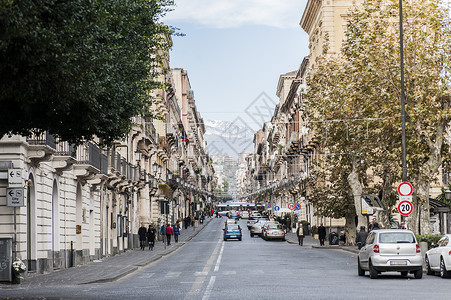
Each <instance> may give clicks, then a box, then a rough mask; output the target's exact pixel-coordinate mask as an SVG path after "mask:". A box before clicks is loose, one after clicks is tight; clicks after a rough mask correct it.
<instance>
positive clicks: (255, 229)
mask: <svg viewBox="0 0 451 300" xmlns="http://www.w3.org/2000/svg"><path fill="white" fill-rule="evenodd" d="M266 222H268V220H264V219H259V220H258V222H256V223H254V224H253V225H252V226H251V227H250V229H249V231H250V233H251V237H253V236H254V235H258V236H261V234H262V227H263V225H265V223H266Z"/></svg>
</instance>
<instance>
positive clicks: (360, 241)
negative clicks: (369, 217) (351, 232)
mask: <svg viewBox="0 0 451 300" xmlns="http://www.w3.org/2000/svg"><path fill="white" fill-rule="evenodd" d="M367 237H368V232H366V230H365V226H360V231H359V232H358V233H357V236H356V238H355V242H356V244H357V247H359V250H360V249H361V248H362V247H363V245H365V241H366V238H367Z"/></svg>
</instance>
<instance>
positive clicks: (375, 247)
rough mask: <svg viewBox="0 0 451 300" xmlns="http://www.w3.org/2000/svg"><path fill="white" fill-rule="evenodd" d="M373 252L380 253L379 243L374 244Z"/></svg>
mask: <svg viewBox="0 0 451 300" xmlns="http://www.w3.org/2000/svg"><path fill="white" fill-rule="evenodd" d="M373 252H374V253H379V245H374V247H373Z"/></svg>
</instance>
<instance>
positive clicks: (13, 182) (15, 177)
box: [8, 169, 24, 188]
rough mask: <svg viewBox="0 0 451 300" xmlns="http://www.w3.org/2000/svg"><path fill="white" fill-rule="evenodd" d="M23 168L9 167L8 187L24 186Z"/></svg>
mask: <svg viewBox="0 0 451 300" xmlns="http://www.w3.org/2000/svg"><path fill="white" fill-rule="evenodd" d="M23 184H24V183H23V180H22V169H8V187H10V188H13V187H23Z"/></svg>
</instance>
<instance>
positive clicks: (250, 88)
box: [163, 0, 308, 129]
mask: <svg viewBox="0 0 451 300" xmlns="http://www.w3.org/2000/svg"><path fill="white" fill-rule="evenodd" d="M175 1H176V7H175V8H174V10H173V11H172V12H169V13H168V14H167V15H166V16H165V17H164V18H163V21H164V23H166V24H167V25H170V26H174V27H177V28H179V32H180V33H183V34H184V35H185V36H183V37H178V36H174V37H173V43H174V45H173V49H172V50H171V54H170V55H171V58H170V59H171V62H170V65H171V67H172V68H183V69H185V70H187V72H188V77H189V80H190V83H191V88H192V90H193V91H194V97H195V101H196V106H197V109H198V111H199V112H200V113H201V116H202V118H203V119H204V120H222V121H231V122H233V121H234V120H236V119H237V118H239V119H240V120H242V121H243V122H245V123H247V124H248V125H249V127H251V128H253V129H258V128H261V126H262V122H263V120H264V119H266V121H269V119H270V118H271V115H272V112H271V113H269V109H266V111H265V112H264V113H261V114H260V118H255V117H252V116H251V115H253V114H254V113H255V111H259V110H258V106H259V105H260V104H261V103H262V101H263V102H265V105H266V106H268V104H270V106H271V107H272V109H273V108H274V106H275V105H274V104H275V103H276V101H278V99H277V97H276V90H277V83H278V80H279V76H280V75H281V74H285V73H288V72H290V71H294V70H297V69H298V68H299V66H300V64H301V62H302V60H303V58H304V57H305V56H307V55H308V36H307V34H306V33H305V32H304V31H303V29H302V28H301V27H300V26H299V22H300V20H301V17H302V13H303V10H304V8H305V6H306V3H307V0H277V1H276V0H226V1H224V0H175ZM260 106H261V105H260ZM260 111H261V110H260Z"/></svg>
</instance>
